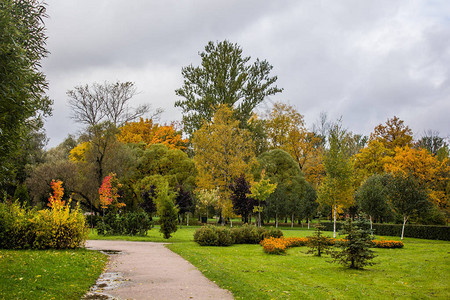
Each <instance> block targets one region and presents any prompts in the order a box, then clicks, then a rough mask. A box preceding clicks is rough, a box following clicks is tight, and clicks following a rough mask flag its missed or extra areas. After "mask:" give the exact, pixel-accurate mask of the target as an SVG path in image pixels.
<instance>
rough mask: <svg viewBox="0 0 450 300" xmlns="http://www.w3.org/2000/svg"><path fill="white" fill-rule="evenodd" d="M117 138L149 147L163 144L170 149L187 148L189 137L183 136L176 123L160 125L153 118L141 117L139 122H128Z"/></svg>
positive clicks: (120, 140)
mask: <svg viewBox="0 0 450 300" xmlns="http://www.w3.org/2000/svg"><path fill="white" fill-rule="evenodd" d="M119 131H120V132H119V134H118V135H117V140H118V141H119V142H122V143H126V144H127V143H135V144H138V143H141V142H142V143H144V144H145V145H146V146H147V147H150V145H153V144H163V145H165V146H167V147H169V148H170V149H180V150H185V149H186V145H187V143H188V140H187V139H183V138H182V137H181V132H180V131H178V130H176V128H175V124H174V123H172V124H171V125H159V124H156V123H154V122H153V120H151V119H145V120H144V119H143V118H141V119H140V120H139V121H138V122H127V123H125V125H123V126H122V127H121V128H120V129H119Z"/></svg>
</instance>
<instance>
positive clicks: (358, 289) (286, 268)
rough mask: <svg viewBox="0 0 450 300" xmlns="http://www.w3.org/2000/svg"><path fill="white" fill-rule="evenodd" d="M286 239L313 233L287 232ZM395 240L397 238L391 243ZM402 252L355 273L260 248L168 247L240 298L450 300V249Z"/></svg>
mask: <svg viewBox="0 0 450 300" xmlns="http://www.w3.org/2000/svg"><path fill="white" fill-rule="evenodd" d="M283 231H284V233H285V236H297V237H302V236H308V235H311V233H312V232H311V231H306V230H298V229H295V230H292V229H290V228H289V229H284V230H283ZM389 239H396V240H398V238H389ZM404 242H405V247H404V248H403V249H374V251H375V254H376V255H377V257H376V258H375V260H374V262H376V265H374V266H371V267H367V268H366V269H365V270H350V269H346V268H344V267H342V266H341V265H338V264H331V263H329V262H328V261H329V260H330V258H329V257H326V256H325V257H314V256H311V255H307V254H306V250H307V249H306V248H305V247H299V248H292V249H289V250H288V251H287V252H288V254H287V255H286V256H278V255H270V254H266V253H263V251H262V248H261V246H259V245H233V246H231V247H201V246H199V245H197V244H196V243H194V242H188V241H185V242H183V243H173V244H170V245H168V246H167V247H168V248H169V249H171V250H172V251H174V252H176V253H178V254H180V255H181V256H182V257H184V258H185V259H187V260H189V261H190V262H191V263H192V264H193V265H195V266H196V267H198V268H199V269H200V271H202V273H203V274H205V275H206V277H208V278H209V279H211V280H213V281H215V282H216V283H218V284H219V285H220V286H221V287H223V288H225V289H228V290H230V291H231V292H232V293H233V295H234V296H235V298H236V299H336V298H337V299H355V298H368V299H394V298H408V299H428V298H430V299H431V298H433V299H449V298H450V291H449V280H450V276H449V274H450V259H449V258H450V257H449V254H450V252H449V251H450V247H449V246H450V244H449V243H448V242H444V241H430V240H420V239H409V238H408V239H405V240H404Z"/></svg>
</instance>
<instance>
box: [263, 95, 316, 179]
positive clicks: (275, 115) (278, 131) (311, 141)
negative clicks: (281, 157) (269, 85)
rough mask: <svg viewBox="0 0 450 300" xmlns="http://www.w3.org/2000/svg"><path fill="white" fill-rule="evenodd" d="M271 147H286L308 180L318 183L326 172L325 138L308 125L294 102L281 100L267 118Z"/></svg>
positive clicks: (266, 126)
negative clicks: (324, 159)
mask: <svg viewBox="0 0 450 300" xmlns="http://www.w3.org/2000/svg"><path fill="white" fill-rule="evenodd" d="M265 130H266V134H267V137H268V142H269V148H270V149H282V150H284V151H286V152H287V153H289V154H290V155H291V156H292V157H293V158H294V160H295V161H296V162H297V163H298V166H299V167H300V170H302V172H303V173H304V174H305V177H306V180H308V181H309V182H311V183H313V184H314V185H315V186H317V185H318V183H319V182H320V180H321V175H322V174H323V161H322V152H323V147H322V146H323V139H322V138H321V137H319V136H317V135H315V134H314V133H313V132H308V131H307V130H306V127H305V122H304V120H303V115H301V114H300V113H299V112H298V111H297V110H296V109H295V108H294V107H293V106H291V105H288V104H284V103H280V102H277V103H275V104H274V106H273V108H272V110H271V111H270V113H269V116H268V118H267V119H266V120H265Z"/></svg>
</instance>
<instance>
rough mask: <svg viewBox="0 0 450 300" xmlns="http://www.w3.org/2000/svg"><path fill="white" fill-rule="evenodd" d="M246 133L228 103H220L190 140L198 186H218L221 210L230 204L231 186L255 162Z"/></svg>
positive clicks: (250, 142)
mask: <svg viewBox="0 0 450 300" xmlns="http://www.w3.org/2000/svg"><path fill="white" fill-rule="evenodd" d="M249 135H250V134H249V132H248V131H247V130H245V129H241V128H239V121H238V120H236V119H234V118H233V111H232V109H231V108H230V107H229V106H226V105H224V106H221V107H220V108H219V109H218V110H217V112H216V113H215V114H214V118H213V120H212V121H211V122H208V123H205V124H204V125H203V126H202V127H201V128H200V129H199V130H197V131H196V132H195V133H194V135H193V139H192V144H193V148H194V153H195V156H194V163H195V166H196V168H197V172H198V175H197V180H196V182H197V187H198V188H199V189H215V188H216V187H217V188H219V191H220V201H221V203H220V204H219V207H220V208H221V209H223V208H225V207H229V204H230V203H231V200H230V194H231V192H230V186H231V184H232V183H233V181H234V180H235V179H236V178H238V177H239V176H241V174H246V175H247V174H250V170H251V167H252V165H253V164H254V163H255V158H254V154H253V153H254V152H253V149H254V145H253V143H252V141H251V139H249Z"/></svg>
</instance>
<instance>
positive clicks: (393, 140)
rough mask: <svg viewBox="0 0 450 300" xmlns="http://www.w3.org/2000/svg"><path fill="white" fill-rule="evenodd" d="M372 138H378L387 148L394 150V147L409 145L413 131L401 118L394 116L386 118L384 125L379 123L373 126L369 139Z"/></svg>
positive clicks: (410, 144)
mask: <svg viewBox="0 0 450 300" xmlns="http://www.w3.org/2000/svg"><path fill="white" fill-rule="evenodd" d="M372 140H378V141H380V142H382V143H383V145H384V147H386V148H387V149H390V150H394V149H395V147H406V146H409V147H411V146H412V140H413V133H412V130H411V129H410V128H409V127H408V126H406V125H405V124H404V122H403V120H400V119H399V118H397V117H396V116H394V117H393V118H392V119H388V120H387V121H386V124H385V125H383V124H380V125H378V126H377V127H375V129H374V132H373V133H371V134H370V141H372Z"/></svg>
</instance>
